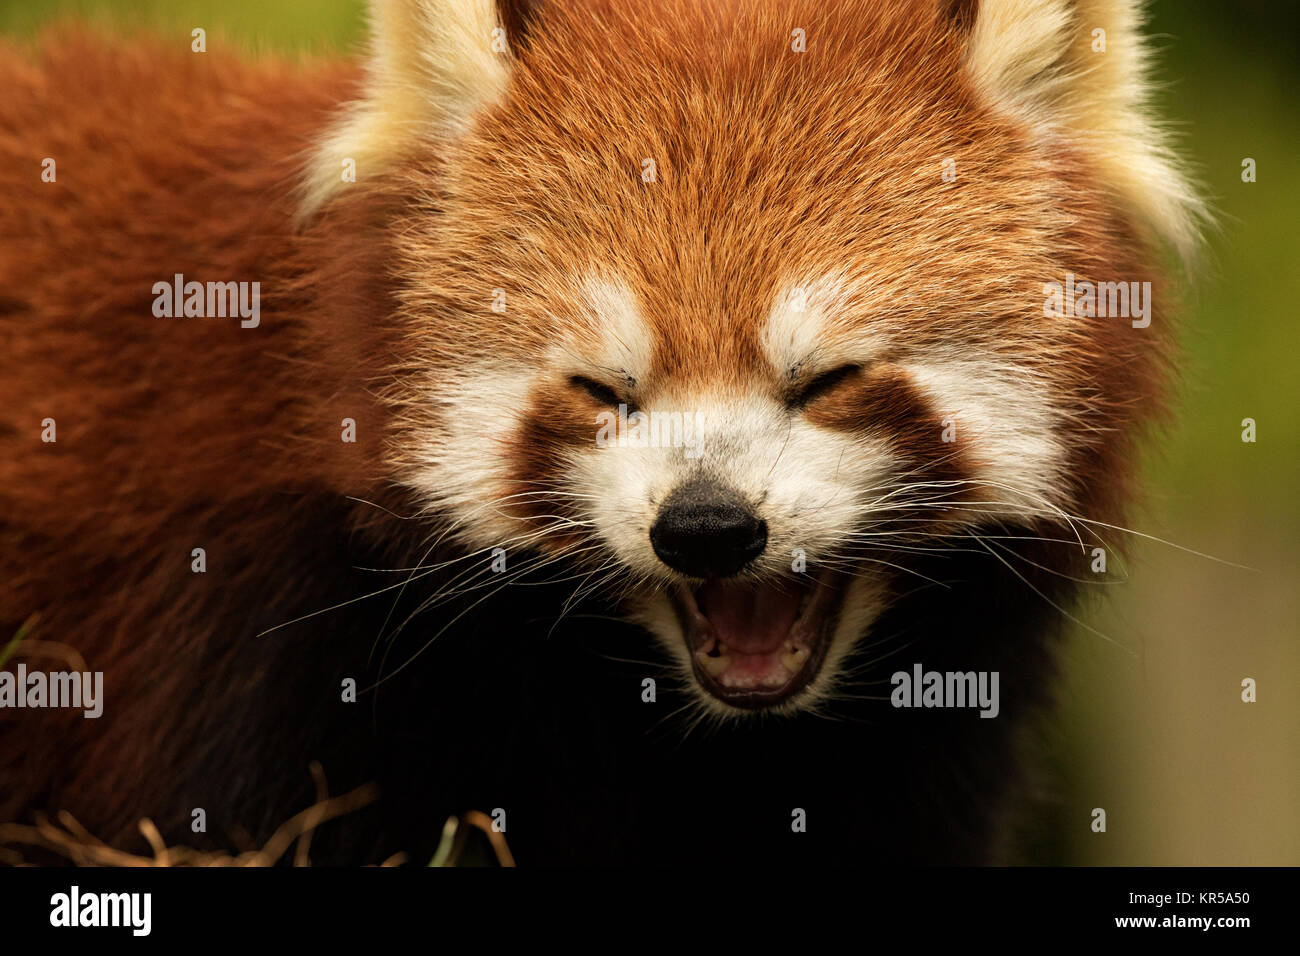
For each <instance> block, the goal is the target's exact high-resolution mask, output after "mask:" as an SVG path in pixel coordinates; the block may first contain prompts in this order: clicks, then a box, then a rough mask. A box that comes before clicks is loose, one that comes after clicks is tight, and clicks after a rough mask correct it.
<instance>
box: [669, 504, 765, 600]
mask: <svg viewBox="0 0 1300 956" xmlns="http://www.w3.org/2000/svg"><path fill="white" fill-rule="evenodd" d="M650 544H651V545H652V546H653V547H654V549H655V554H657V555H659V560H661V561H663V563H664V564H666V565H668V566H669V567H670V568H673V569H674V570H677V571H680V572H682V574H688V575H690V576H691V577H695V578H729V577H731V576H732V575H734V574H736V573H738V572H739V571H740V570H741V568H743V567H744V566H745V565H747V564H749V562H751V561H753V560H754V559H755V558H756V557H758V556H759V555H760V554H762V553H763V549H764V548H766V547H767V522H766V521H763V520H761V519H759V518H757V517H755V516H754V514H753V512H751V511H750V510H749V509H748V508H747V507H746V506H745V505H744V503H743V502H742V501H741V500H740V498H739V496H737V495H734V494H729V493H728V492H727V491H726V490H725V489H723V488H722V487H721V486H719V485H715V484H712V483H701V482H695V483H692V484H689V485H684V486H682V487H681V488H679V489H677V490H676V491H675V492H673V493H672V494H671V495H669V496H668V499H667V500H666V501H665V502H664V504H663V507H662V508H660V509H659V516H658V517H657V518H656V519H655V523H654V524H653V525H652V526H651V527H650Z"/></svg>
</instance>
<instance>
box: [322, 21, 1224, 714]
mask: <svg viewBox="0 0 1300 956" xmlns="http://www.w3.org/2000/svg"><path fill="white" fill-rule="evenodd" d="M1135 6H1136V4H1134V3H1132V2H1127V0H983V2H981V3H975V2H961V3H953V2H951V0H908V2H900V0H832V2H824V0H819V2H816V3H812V2H809V3H794V4H792V3H789V2H785V0H780V2H777V0H752V2H741V0H716V2H699V0H668V2H665V3H660V4H655V5H652V6H649V7H647V6H646V5H645V4H639V3H633V2H630V0H579V2H573V3H563V4H560V3H556V4H545V3H542V4H538V5H536V6H529V7H528V8H527V9H523V8H521V7H520V6H519V5H518V4H508V5H507V6H506V9H504V10H498V8H497V7H496V6H495V5H494V4H493V3H491V2H490V0H404V2H403V0H390V2H383V3H378V4H377V6H376V10H375V25H376V48H375V54H374V60H373V64H372V69H371V74H370V81H369V86H368V87H367V90H366V93H365V96H364V97H363V98H362V99H361V100H360V101H359V102H358V103H357V104H356V105H355V106H354V107H353V108H352V110H351V112H350V113H349V114H348V115H347V116H346V118H345V120H344V121H343V122H342V123H341V124H340V125H339V127H338V128H337V129H336V130H335V131H334V132H333V134H332V136H331V137H330V139H329V140H328V141H327V142H326V143H325V144H324V145H323V146H322V148H321V155H320V164H319V170H318V172H317V174H316V175H315V176H314V178H313V179H312V182H311V188H310V193H309V198H308V207H309V208H310V209H316V208H318V207H320V206H323V205H325V204H328V203H331V202H334V201H336V198H337V196H338V195H339V194H340V193H341V192H343V191H345V190H346V189H347V188H348V187H347V186H336V185H334V184H332V183H331V180H335V179H337V178H338V177H337V170H338V168H339V162H340V160H346V159H352V160H355V162H356V168H357V173H358V176H359V177H367V176H373V177H376V178H383V177H386V178H387V179H388V180H389V181H391V182H393V183H396V184H397V185H398V188H399V189H400V190H401V191H402V192H403V195H404V196H405V197H406V206H405V211H404V213H403V214H402V216H401V218H400V221H399V222H397V223H396V224H394V226H393V229H394V230H395V234H396V235H397V236H398V243H399V245H400V248H401V253H402V258H401V261H400V263H398V266H397V272H398V273H399V275H400V279H401V283H402V297H401V300H402V316H401V318H402V321H403V327H404V330H405V337H404V343H405V346H406V348H407V351H406V353H405V354H404V355H403V356H402V357H401V370H400V376H399V380H398V384H396V385H395V386H394V387H393V391H392V395H391V398H392V401H393V405H394V408H395V412H396V414H395V422H396V423H395V426H394V429H393V432H392V436H391V441H390V448H391V458H392V460H391V465H392V468H393V470H394V473H395V474H396V476H397V479H398V480H399V481H400V482H401V483H403V484H404V485H406V486H407V487H409V488H410V489H413V490H414V492H415V493H416V494H417V495H419V496H420V497H421V498H422V500H423V501H425V502H426V503H427V505H428V507H429V508H430V510H433V511H436V512H438V513H439V514H441V515H443V516H445V517H446V518H447V519H448V520H449V521H450V522H451V526H452V527H453V528H454V529H455V533H456V534H457V535H458V536H459V539H460V540H461V542H462V543H463V544H464V546H465V547H467V548H470V549H475V550H477V549H485V550H490V549H495V548H501V549H503V550H504V551H505V552H506V554H507V555H511V554H515V555H521V556H522V555H531V556H533V557H532V558H530V559H529V560H535V561H541V562H553V566H554V567H556V568H558V569H564V571H565V572H566V574H568V575H570V576H571V577H572V580H573V581H574V583H575V586H576V587H578V588H579V589H584V588H589V587H590V588H600V589H603V590H605V591H606V592H608V593H610V594H612V595H614V596H616V597H617V598H618V599H619V600H620V601H621V602H622V604H623V606H624V607H625V608H626V613H627V615H628V617H629V618H630V619H632V620H635V621H638V622H640V623H642V624H644V625H645V626H646V627H648V628H649V629H650V630H652V631H653V632H654V633H655V634H656V635H657V637H658V638H659V639H660V640H661V641H662V643H663V645H664V647H665V648H666V649H667V650H668V651H669V652H670V654H671V655H672V656H673V658H674V659H675V660H676V661H677V663H678V664H679V665H680V668H681V671H682V674H683V676H684V677H685V678H686V679H687V681H688V682H689V684H690V686H692V687H694V688H695V689H696V690H697V691H698V696H699V700H700V701H701V702H703V703H705V704H706V705H708V706H709V707H710V708H712V709H713V710H715V711H716V712H717V713H720V714H740V713H743V712H745V711H753V710H756V709H777V710H782V711H793V710H796V709H799V708H803V707H810V706H815V705H816V704H817V702H818V701H819V700H820V699H822V698H824V697H826V696H827V695H829V694H831V693H833V691H834V688H835V686H836V684H837V682H838V681H839V680H841V678H842V677H843V675H844V671H845V661H846V657H847V655H848V654H849V653H850V651H851V650H852V649H853V648H854V646H855V645H856V644H858V643H859V642H861V641H862V640H863V639H864V637H865V636H866V635H867V634H869V633H870V631H871V627H872V623H873V621H874V620H876V619H877V617H878V616H879V615H880V613H881V612H882V610H883V609H884V608H885V607H886V606H888V604H889V603H890V602H891V601H894V600H896V599H897V598H898V596H899V595H900V594H901V593H902V592H904V591H906V590H908V589H910V588H913V587H915V585H916V584H917V581H916V579H915V578H914V577H913V576H910V575H909V573H908V567H907V565H908V557H909V555H911V554H914V553H919V552H921V551H932V550H933V549H944V548H963V547H965V548H971V547H973V546H975V545H974V542H978V541H979V540H980V539H979V538H976V537H972V535H973V534H974V535H978V534H980V533H981V532H982V533H985V534H988V533H994V529H1025V530H1027V531H1029V532H1031V533H1034V534H1038V535H1040V536H1041V535H1044V534H1045V533H1046V531H1047V530H1048V529H1051V528H1054V527H1056V526H1057V525H1058V524H1060V523H1062V521H1063V516H1066V515H1068V516H1080V515H1082V516H1083V517H1086V518H1090V519H1097V520H1107V519H1111V520H1113V518H1114V516H1115V513H1116V512H1115V509H1116V508H1117V507H1118V506H1119V504H1120V503H1121V499H1122V497H1123V491H1122V488H1123V482H1124V479H1125V474H1126V471H1127V465H1126V462H1127V461H1128V459H1129V457H1130V454H1129V442H1130V441H1131V439H1132V436H1133V433H1134V430H1135V428H1136V427H1137V426H1138V425H1139V424H1140V422H1141V421H1142V420H1143V419H1144V418H1145V417H1147V416H1148V415H1149V414H1150V412H1151V410H1152V406H1153V405H1154V403H1155V402H1156V400H1157V397H1158V393H1159V384H1160V379H1161V367H1162V363H1163V360H1164V356H1165V355H1166V353H1167V344H1166V343H1167V336H1166V334H1165V327H1164V323H1163V316H1164V314H1165V313H1164V312H1163V311H1160V310H1157V311H1156V313H1155V315H1154V317H1153V315H1152V312H1151V305H1152V302H1151V299H1152V297H1153V296H1154V298H1155V299H1156V303H1157V304H1160V297H1161V287H1160V286H1159V285H1158V284H1152V283H1153V282H1154V279H1155V276H1154V271H1155V270H1154V268H1153V259H1154V257H1155V255H1156V253H1155V252H1154V250H1155V249H1156V248H1157V247H1158V245H1159V244H1160V243H1161V242H1162V241H1163V242H1167V243H1168V244H1170V245H1172V246H1173V247H1175V248H1177V249H1178V250H1180V251H1184V252H1185V251H1188V250H1189V249H1190V248H1191V247H1192V245H1193V244H1194V237H1195V226H1196V222H1195V220H1196V218H1197V216H1198V214H1199V207H1198V205H1197V203H1196V200H1195V198H1194V196H1193V194H1192V192H1191V191H1190V189H1189V188H1188V186H1187V184H1186V181H1185V179H1184V178H1183V177H1182V175H1181V174H1180V173H1179V171H1178V169H1177V167H1176V166H1175V165H1174V164H1173V163H1172V161H1171V160H1170V159H1169V157H1168V153H1167V151H1166V147H1165V145H1164V137H1163V135H1162V134H1161V133H1160V131H1159V129H1158V128H1157V127H1156V126H1155V125H1154V124H1153V123H1152V122H1151V120H1150V119H1149V117H1148V115H1147V113H1146V111H1145V96H1146V86H1145V80H1144V63H1145V59H1144V53H1143V47H1142V45H1141V42H1140V36H1139V35H1138V32H1137V22H1136V21H1137V16H1136V12H1135ZM1098 31H1101V32H1098ZM1079 283H1083V285H1079ZM1089 283H1092V284H1094V288H1095V284H1105V283H1110V284H1111V285H1110V286H1104V285H1103V286H1102V289H1103V290H1109V291H1102V292H1101V293H1100V295H1099V297H1098V298H1094V300H1093V303H1094V304H1093V308H1092V312H1093V314H1088V311H1089V310H1088V308H1087V307H1086V301H1087V288H1088V285H1087V284H1089ZM1058 285H1059V287H1060V290H1061V296H1060V297H1059V301H1057V299H1058V297H1054V294H1053V293H1054V290H1055V289H1056V287H1057V286H1058ZM1121 292H1122V293H1124V295H1125V299H1126V303H1127V304H1126V305H1124V306H1123V308H1119V306H1120V303H1119V295H1120V293H1121ZM1108 295H1109V300H1107V296H1108ZM1080 296H1082V297H1083V300H1084V302H1085V305H1084V306H1082V307H1078V308H1075V307H1074V306H1075V304H1076V302H1077V301H1078V299H1079V297H1080ZM1098 301H1101V302H1102V303H1103V305H1102V309H1100V310H1099V309H1098V308H1097V302H1098ZM1107 301H1109V304H1110V305H1111V306H1112V308H1111V309H1106V308H1105V303H1106V302H1107ZM1099 311H1106V313H1107V314H1105V315H1100V314H1097V313H1098V312H1099ZM1117 311H1118V312H1121V313H1122V314H1114V313H1115V312H1117ZM1066 523H1067V524H1068V522H1066ZM935 599H936V600H942V594H941V592H940V594H939V595H937V596H936V598H935Z"/></svg>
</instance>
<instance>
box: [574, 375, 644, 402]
mask: <svg viewBox="0 0 1300 956" xmlns="http://www.w3.org/2000/svg"><path fill="white" fill-rule="evenodd" d="M569 384H570V385H572V386H573V387H574V388H580V389H582V390H583V391H584V392H586V393H587V394H588V395H590V396H591V397H592V398H594V399H595V400H596V401H598V402H600V403H601V404H602V405H612V406H615V407H617V406H619V405H625V404H630V403H629V402H628V401H627V400H626V399H624V398H620V397H619V394H618V392H616V391H614V390H613V389H612V388H610V387H609V386H608V385H606V384H604V383H603V382H598V381H596V380H595V379H594V378H587V377H586V376H585V375H573V376H570V378H569Z"/></svg>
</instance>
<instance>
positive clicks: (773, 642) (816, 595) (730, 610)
mask: <svg viewBox="0 0 1300 956" xmlns="http://www.w3.org/2000/svg"><path fill="white" fill-rule="evenodd" d="M841 597H842V588H840V587H838V586H836V582H835V580H834V579H833V577H832V576H831V575H829V574H822V575H821V576H819V577H817V578H812V577H810V576H803V577H800V578H783V579H781V580H779V581H775V582H771V583H764V584H752V583H746V582H743V581H736V580H733V579H712V580H709V581H706V582H705V583H704V584H702V585H699V586H696V587H687V586H685V585H679V586H677V587H676V588H674V589H673V603H674V605H675V606H676V609H677V614H678V617H679V619H680V620H681V623H682V631H683V633H684V634H685V636H686V645H687V649H688V650H689V651H690V652H691V662H692V664H693V666H694V669H695V677H696V679H697V680H698V681H699V682H700V686H702V687H703V688H704V689H705V690H707V691H708V692H709V693H710V694H711V695H713V696H714V697H716V698H718V700H721V701H723V702H724V703H727V704H730V705H732V706H733V707H744V708H749V709H758V708H763V707H773V706H776V705H778V704H781V703H783V702H785V701H787V700H790V699H791V698H793V697H794V696H795V695H796V694H798V693H799V692H800V691H801V690H803V689H804V688H805V687H806V686H808V684H809V682H810V681H812V679H813V678H815V677H816V676H817V674H818V672H819V671H820V670H821V667H822V664H823V662H824V661H825V660H826V651H827V648H828V647H829V646H830V642H831V636H832V635H833V634H834V632H835V624H836V621H837V619H838V617H839V608H840V601H841Z"/></svg>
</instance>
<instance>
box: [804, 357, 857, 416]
mask: <svg viewBox="0 0 1300 956" xmlns="http://www.w3.org/2000/svg"><path fill="white" fill-rule="evenodd" d="M860 369H861V366H860V365H841V366H839V367H838V368H833V369H831V370H830V371H829V372H823V373H822V374H821V375H818V376H817V377H816V378H815V379H813V380H812V381H811V382H809V383H808V384H807V385H805V386H804V387H803V388H802V389H800V390H799V391H798V392H796V393H795V394H794V396H793V397H792V398H791V399H790V401H789V405H790V407H791V408H804V407H805V406H807V405H809V404H811V403H812V402H815V401H816V400H817V399H819V398H821V397H823V396H825V395H827V394H829V393H830V392H832V391H833V390H834V389H835V388H836V387H837V386H839V385H841V384H843V383H844V382H846V381H848V380H849V379H850V378H853V376H854V375H856V374H857V373H858V371H859V370H860Z"/></svg>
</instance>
